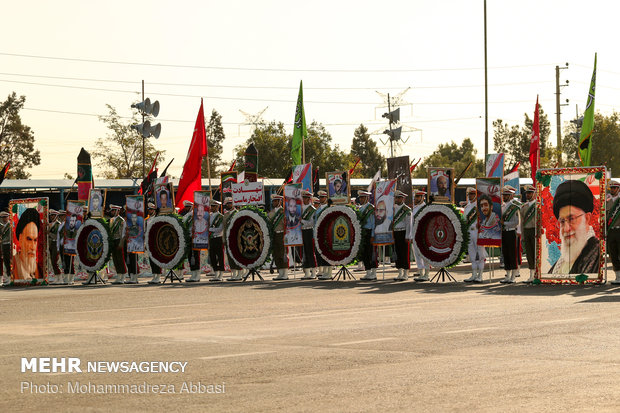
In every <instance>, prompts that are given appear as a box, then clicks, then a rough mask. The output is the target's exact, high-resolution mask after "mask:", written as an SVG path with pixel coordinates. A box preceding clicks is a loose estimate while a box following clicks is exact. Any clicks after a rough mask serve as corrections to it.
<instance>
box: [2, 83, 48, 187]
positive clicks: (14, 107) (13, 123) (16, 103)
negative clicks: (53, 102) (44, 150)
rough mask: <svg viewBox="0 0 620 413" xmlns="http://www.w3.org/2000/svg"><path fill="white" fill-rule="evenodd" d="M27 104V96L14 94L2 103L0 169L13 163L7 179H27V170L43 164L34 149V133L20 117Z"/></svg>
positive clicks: (28, 175)
mask: <svg viewBox="0 0 620 413" xmlns="http://www.w3.org/2000/svg"><path fill="white" fill-rule="evenodd" d="M25 102H26V97H25V96H20V97H17V95H16V94H15V92H13V93H11V94H10V95H9V96H8V97H7V99H6V100H5V101H4V102H2V103H0V168H2V167H3V166H4V165H5V164H6V163H7V162H11V167H10V168H9V173H8V174H7V176H6V178H7V179H27V178H29V177H30V174H29V173H28V172H26V170H27V169H29V168H32V167H33V166H36V165H39V164H40V163H41V154H40V153H39V151H38V150H35V149H34V133H33V132H32V129H30V127H29V126H26V125H24V124H23V123H22V120H21V117H20V116H19V111H20V110H21V109H23V107H24V103H25Z"/></svg>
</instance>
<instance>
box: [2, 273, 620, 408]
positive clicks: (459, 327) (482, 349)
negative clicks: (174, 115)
mask: <svg viewBox="0 0 620 413" xmlns="http://www.w3.org/2000/svg"><path fill="white" fill-rule="evenodd" d="M354 274H355V275H356V276H359V275H361V274H362V273H354ZM502 274H503V273H499V272H497V273H496V274H495V278H494V280H492V281H491V282H489V281H488V278H489V277H488V274H485V279H487V281H486V282H485V283H484V284H479V285H466V284H463V283H457V284H455V283H439V284H434V283H433V284H430V283H422V284H416V283H414V282H412V281H411V280H410V281H408V282H403V283H395V282H392V281H388V279H391V278H392V277H394V275H395V274H394V272H393V271H391V272H389V273H388V274H386V280H385V281H378V282H363V281H345V282H331V281H299V280H289V281H282V282H274V281H266V282H264V283H261V282H254V283H246V284H239V283H222V284H213V283H208V282H205V278H204V277H203V282H201V283H199V284H183V285H179V284H176V285H164V286H150V285H147V284H146V283H145V282H144V281H143V282H141V284H139V285H137V286H128V285H125V286H111V285H105V286H96V287H92V286H91V287H85V286H73V287H36V288H5V289H2V290H0V314H1V318H0V334H1V338H2V340H1V342H2V348H3V351H2V353H1V354H0V411H76V412H78V411H79V412H85V411H86V412H88V411H166V412H173V411H185V412H187V411H270V412H271V411H286V412H289V411H313V412H316V411H338V412H340V411H407V412H409V411H467V412H471V411H477V412H478V411H482V412H487V411H488V412H496V411H508V412H510V411H526V412H533V411H597V412H604V411H614V412H617V411H619V410H620V384H619V383H620V380H619V378H620V343H619V342H618V338H619V337H620V322H619V320H620V287H616V286H612V285H609V284H607V285H603V286H528V285H525V284H516V285H503V284H500V283H499V282H498V281H499V279H500V278H501V275H502ZM522 274H523V275H522V277H521V279H525V278H526V276H525V275H526V271H525V270H523V271H522ZM454 275H455V277H456V278H457V279H458V280H462V279H463V278H466V277H467V276H468V274H467V273H466V272H465V271H463V270H459V271H456V272H454ZM269 278H270V277H269ZM22 357H26V358H31V357H57V358H61V357H76V358H79V359H80V360H81V364H80V366H81V367H82V368H83V369H85V368H86V366H87V363H88V362H94V361H128V362H142V361H181V362H187V365H186V368H185V372H184V373H144V372H129V373H95V372H87V371H85V370H83V371H82V373H75V372H73V373H61V372H57V373H32V372H25V373H22V372H21V365H20V363H21V358H22ZM76 383H80V384H79V386H81V388H80V387H78V386H77V384H76ZM88 383H90V384H91V385H92V386H93V387H91V388H88ZM198 383H200V384H198ZM105 384H109V385H117V388H118V389H122V388H123V387H122V386H123V385H129V386H131V385H134V386H135V387H134V388H133V389H134V390H135V391H141V388H140V387H138V386H140V385H142V388H144V387H145V386H146V385H150V386H151V392H150V393H120V394H118V393H116V394H115V393H108V394H97V393H96V392H97V391H98V388H97V386H98V385H101V386H99V389H101V388H103V387H104V386H103V385H105ZM154 385H166V387H165V389H166V390H167V391H170V390H171V386H174V390H175V393H174V394H170V393H169V394H159V391H161V389H157V390H156V392H158V393H157V394H156V393H154V392H153V390H152V386H154ZM200 385H202V386H203V387H200ZM209 385H211V387H209ZM54 386H57V387H54ZM185 386H187V387H185ZM192 386H194V387H192ZM216 386H219V387H216ZM162 387H163V386H162ZM80 389H81V390H85V391H86V393H79V391H80ZM129 389H131V387H129ZM184 389H186V390H187V392H186V391H183V390H184ZM217 389H219V392H216V391H217ZM76 390H77V391H78V392H77V393H76ZM49 391H57V392H56V393H48V392H49ZM192 391H198V392H199V391H204V393H197V392H192ZM209 391H210V392H209Z"/></svg>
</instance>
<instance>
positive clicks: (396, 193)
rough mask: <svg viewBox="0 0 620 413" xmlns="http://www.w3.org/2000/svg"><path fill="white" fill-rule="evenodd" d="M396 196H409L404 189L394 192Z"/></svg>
mask: <svg viewBox="0 0 620 413" xmlns="http://www.w3.org/2000/svg"><path fill="white" fill-rule="evenodd" d="M394 196H395V197H396V198H398V197H399V196H400V197H403V198H407V194H406V193H404V192H403V191H399V190H396V191H395V192H394Z"/></svg>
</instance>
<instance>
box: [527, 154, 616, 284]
mask: <svg viewBox="0 0 620 413" xmlns="http://www.w3.org/2000/svg"><path fill="white" fill-rule="evenodd" d="M536 180H537V195H536V201H537V208H538V209H537V215H536V228H537V231H536V232H537V247H538V248H537V251H536V278H537V280H539V281H540V282H542V283H561V284H577V283H602V282H604V279H605V277H604V270H605V242H604V240H605V231H606V220H605V209H606V205H605V188H606V184H607V173H606V168H605V167H604V166H596V167H577V168H559V169H543V170H539V171H538V172H537V174H536Z"/></svg>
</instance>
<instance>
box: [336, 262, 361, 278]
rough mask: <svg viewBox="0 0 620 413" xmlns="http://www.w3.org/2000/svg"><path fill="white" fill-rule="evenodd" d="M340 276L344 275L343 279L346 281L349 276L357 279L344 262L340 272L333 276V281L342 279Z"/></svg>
mask: <svg viewBox="0 0 620 413" xmlns="http://www.w3.org/2000/svg"><path fill="white" fill-rule="evenodd" d="M340 277H342V281H346V280H347V278H348V279H350V280H357V278H355V276H354V275H353V274H351V271H349V269H348V268H347V267H346V266H345V265H344V264H343V265H341V266H340V269H339V270H338V272H337V273H336V274H335V275H334V276H333V277H332V281H334V280H335V281H340Z"/></svg>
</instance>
